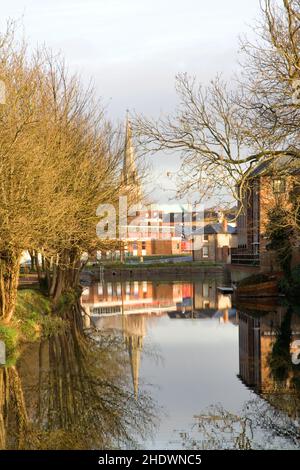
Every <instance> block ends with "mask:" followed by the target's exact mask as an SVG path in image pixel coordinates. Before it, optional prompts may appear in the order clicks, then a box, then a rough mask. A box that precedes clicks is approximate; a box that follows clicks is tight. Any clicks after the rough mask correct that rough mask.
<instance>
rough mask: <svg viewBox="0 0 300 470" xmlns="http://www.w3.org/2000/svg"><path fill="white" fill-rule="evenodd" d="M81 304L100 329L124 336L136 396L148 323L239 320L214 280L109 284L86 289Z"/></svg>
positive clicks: (228, 297)
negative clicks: (162, 318) (166, 318)
mask: <svg viewBox="0 0 300 470" xmlns="http://www.w3.org/2000/svg"><path fill="white" fill-rule="evenodd" d="M81 301H82V305H83V307H84V310H85V311H86V313H87V316H86V326H87V327H88V326H90V321H91V320H92V322H93V324H94V325H95V326H96V328H97V329H99V330H108V331H109V330H111V331H119V332H121V334H122V335H123V338H124V343H125V345H126V348H127V351H128V355H129V358H130V366H131V373H132V381H133V387H134V393H135V396H137V393H138V383H139V370H140V362H141V354H142V350H143V343H144V338H145V336H146V334H147V322H151V321H155V320H154V319H155V318H157V317H160V316H164V315H168V316H169V318H171V319H175V318H200V319H201V318H216V319H218V321H219V322H220V323H227V322H229V321H230V322H233V323H235V321H236V313H235V310H233V309H232V308H231V297H230V296H227V295H224V294H222V293H221V292H220V291H219V290H218V281H216V280H215V279H212V280H205V281H203V282H201V281H199V282H194V283H179V282H166V283H156V282H147V281H132V282H123V283H121V282H107V283H98V284H93V285H91V286H89V287H87V288H85V289H84V291H83V295H82V300H81Z"/></svg>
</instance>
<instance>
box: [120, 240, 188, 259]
mask: <svg viewBox="0 0 300 470" xmlns="http://www.w3.org/2000/svg"><path fill="white" fill-rule="evenodd" d="M127 250H128V253H129V254H130V255H131V256H151V255H157V256H162V255H167V256H168V255H180V254H181V252H182V250H181V239H180V238H172V239H170V240H134V241H131V240H130V241H128V242H127Z"/></svg>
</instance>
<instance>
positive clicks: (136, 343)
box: [125, 336, 143, 398]
mask: <svg viewBox="0 0 300 470" xmlns="http://www.w3.org/2000/svg"><path fill="white" fill-rule="evenodd" d="M125 341H126V346H127V349H128V353H129V358H130V367H131V376H132V383H133V390H134V396H135V398H137V397H138V391H139V374H140V362H141V352H142V349H143V337H142V336H127V337H126V339H125Z"/></svg>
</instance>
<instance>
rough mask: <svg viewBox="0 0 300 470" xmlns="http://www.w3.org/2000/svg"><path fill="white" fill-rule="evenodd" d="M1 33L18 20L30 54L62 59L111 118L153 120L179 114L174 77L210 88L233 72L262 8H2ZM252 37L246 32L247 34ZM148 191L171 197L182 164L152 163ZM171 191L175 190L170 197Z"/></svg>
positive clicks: (151, 4)
mask: <svg viewBox="0 0 300 470" xmlns="http://www.w3.org/2000/svg"><path fill="white" fill-rule="evenodd" d="M0 5H1V19H0V28H1V29H3V27H4V24H5V22H6V20H7V19H8V18H13V19H22V23H23V25H24V30H25V35H26V37H27V39H28V41H29V43H30V44H31V45H32V46H35V45H36V44H46V45H47V46H48V47H50V48H51V49H52V50H53V51H60V52H62V54H63V55H64V56H65V58H66V62H67V63H68V65H69V67H70V69H71V70H72V71H73V70H74V71H77V72H79V73H80V74H81V75H82V78H83V80H84V81H86V82H87V83H88V82H89V80H90V79H92V81H93V83H94V85H95V88H96V92H97V94H98V96H99V97H102V99H103V103H104V104H105V105H106V106H107V112H108V116H109V117H110V118H111V119H114V120H122V121H123V120H124V119H125V115H126V109H129V110H130V111H131V112H138V113H143V114H145V115H147V116H154V117H155V116H158V115H159V114H161V113H172V110H174V108H175V106H176V93H175V90H174V83H175V81H174V78H175V75H176V74H177V73H178V72H187V73H188V74H190V75H193V76H194V75H195V76H196V77H197V79H198V81H199V82H202V83H204V84H205V83H207V82H208V81H209V80H210V79H211V78H213V77H214V76H215V75H216V74H217V73H222V74H223V76H224V78H226V79H230V77H231V76H232V75H233V73H235V72H236V71H237V68H238V65H237V58H238V56H237V52H238V46H239V36H240V35H242V34H244V33H245V32H249V30H250V27H251V25H253V21H254V19H255V18H257V17H258V14H259V0H242V1H241V0H226V1H224V0H184V1H182V0H42V1H41V0H13V1H10V2H7V1H4V0H0ZM250 35H251V32H250ZM151 164H152V175H153V178H152V179H153V181H155V184H154V183H152V186H151V189H152V193H153V194H155V196H156V199H157V201H158V202H160V201H161V202H167V201H169V200H170V198H172V197H173V196H174V191H173V190H174V189H175V188H174V187H173V188H172V187H171V183H170V182H169V180H168V178H167V176H166V175H167V173H168V172H170V171H171V172H174V171H176V170H177V168H178V167H179V157H177V156H176V157H175V156H174V155H165V154H160V155H158V156H156V157H155V156H154V157H152V158H151ZM172 189H173V190H172Z"/></svg>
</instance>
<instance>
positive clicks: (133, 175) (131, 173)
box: [123, 111, 137, 184]
mask: <svg viewBox="0 0 300 470" xmlns="http://www.w3.org/2000/svg"><path fill="white" fill-rule="evenodd" d="M123 179H124V182H125V184H137V171H136V165H135V152H134V147H133V143H132V129H131V123H130V120H129V112H128V111H127V116H126V134H125V149H124V164H123Z"/></svg>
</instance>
